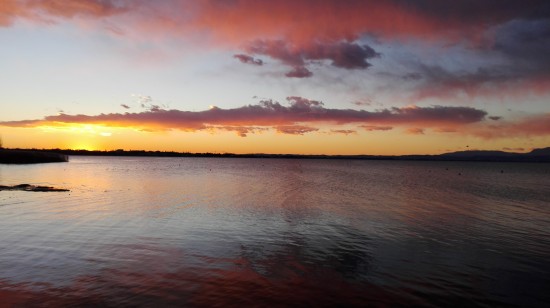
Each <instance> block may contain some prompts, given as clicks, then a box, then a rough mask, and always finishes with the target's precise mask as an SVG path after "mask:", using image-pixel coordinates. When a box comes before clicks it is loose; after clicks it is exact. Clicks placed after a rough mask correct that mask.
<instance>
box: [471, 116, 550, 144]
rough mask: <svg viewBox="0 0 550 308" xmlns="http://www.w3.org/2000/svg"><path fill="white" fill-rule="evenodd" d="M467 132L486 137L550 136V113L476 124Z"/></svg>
mask: <svg viewBox="0 0 550 308" xmlns="http://www.w3.org/2000/svg"><path fill="white" fill-rule="evenodd" d="M465 132H467V133H469V134H472V135H475V136H478V137H481V138H484V139H496V138H509V137H518V138H526V137H537V136H550V113H546V114H541V115H532V116H527V117H524V118H521V119H518V120H516V121H513V122H510V121H508V122H504V121H499V123H498V124H491V125H485V126H474V127H472V128H469V129H467V130H465Z"/></svg>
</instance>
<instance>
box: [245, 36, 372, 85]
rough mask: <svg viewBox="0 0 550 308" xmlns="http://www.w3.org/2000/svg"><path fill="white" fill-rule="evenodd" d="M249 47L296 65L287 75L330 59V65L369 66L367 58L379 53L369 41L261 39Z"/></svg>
mask: <svg viewBox="0 0 550 308" xmlns="http://www.w3.org/2000/svg"><path fill="white" fill-rule="evenodd" d="M247 51H248V52H250V53H252V54H260V55H266V56H269V57H271V58H274V59H277V60H279V61H281V62H282V63H284V64H286V65H288V66H291V67H293V69H292V71H290V72H288V73H287V74H286V76H287V77H300V78H303V77H309V76H311V75H312V74H311V72H310V71H309V70H308V69H307V68H306V65H307V64H310V63H312V62H314V61H322V60H327V61H330V65H332V66H334V67H339V68H344V69H366V68H368V67H369V66H371V65H372V64H371V63H369V62H368V60H370V59H372V58H375V57H378V56H380V54H379V53H377V52H376V51H374V49H372V47H370V46H368V45H359V44H357V43H350V42H345V41H344V42H339V43H325V44H322V43H314V44H310V45H305V46H296V45H292V44H290V43H288V42H285V41H282V40H275V41H266V40H258V41H255V42H253V43H252V44H250V45H249V46H248V48H247Z"/></svg>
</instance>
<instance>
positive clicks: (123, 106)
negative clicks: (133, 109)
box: [120, 104, 130, 109]
mask: <svg viewBox="0 0 550 308" xmlns="http://www.w3.org/2000/svg"><path fill="white" fill-rule="evenodd" d="M120 106H121V107H122V108H124V109H130V106H128V105H126V104H120Z"/></svg>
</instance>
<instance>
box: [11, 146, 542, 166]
mask: <svg viewBox="0 0 550 308" xmlns="http://www.w3.org/2000/svg"><path fill="white" fill-rule="evenodd" d="M6 153H11V154H10V155H8V156H11V159H12V160H18V159H19V160H21V161H25V160H26V161H28V162H12V163H40V162H61V161H68V157H67V156H69V155H72V156H122V157H125V156H126V157H127V156H137V157H226V158H289V159H354V160H412V161H481V162H550V147H548V148H543V149H535V150H533V151H531V152H529V153H511V152H503V151H460V152H452V153H444V154H436V155H307V154H262V153H258V154H234V153H189V152H173V151H144V150H130V151H125V150H115V151H88V150H62V149H32V150H31V149H3V150H0V163H5V162H3V157H4V156H6ZM16 156H20V157H16Z"/></svg>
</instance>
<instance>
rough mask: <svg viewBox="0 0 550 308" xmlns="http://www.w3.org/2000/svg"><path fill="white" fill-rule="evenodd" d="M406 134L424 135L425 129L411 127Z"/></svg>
mask: <svg viewBox="0 0 550 308" xmlns="http://www.w3.org/2000/svg"><path fill="white" fill-rule="evenodd" d="M405 132H406V133H407V134H410V135H424V128H419V127H411V128H408V129H407V130H406V131H405Z"/></svg>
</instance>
